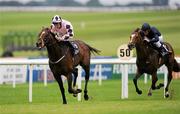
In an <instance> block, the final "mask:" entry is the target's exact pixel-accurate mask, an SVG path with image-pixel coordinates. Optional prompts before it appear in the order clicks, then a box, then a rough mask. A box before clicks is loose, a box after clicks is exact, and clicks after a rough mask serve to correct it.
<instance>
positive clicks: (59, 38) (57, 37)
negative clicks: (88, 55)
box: [55, 35, 64, 41]
mask: <svg viewBox="0 0 180 114" xmlns="http://www.w3.org/2000/svg"><path fill="white" fill-rule="evenodd" d="M55 38H56V39H57V40H58V41H62V40H64V39H63V38H62V37H60V36H58V35H55Z"/></svg>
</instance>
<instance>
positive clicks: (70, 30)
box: [62, 25, 74, 40]
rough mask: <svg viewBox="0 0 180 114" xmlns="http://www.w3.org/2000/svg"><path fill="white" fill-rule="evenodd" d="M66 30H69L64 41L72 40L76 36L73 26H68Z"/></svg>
mask: <svg viewBox="0 0 180 114" xmlns="http://www.w3.org/2000/svg"><path fill="white" fill-rule="evenodd" d="M66 29H67V33H66V34H65V35H63V36H62V39H64V40H69V39H72V38H73V36H74V33H73V27H72V26H71V25H66Z"/></svg>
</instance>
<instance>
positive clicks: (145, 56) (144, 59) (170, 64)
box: [128, 28, 180, 97]
mask: <svg viewBox="0 0 180 114" xmlns="http://www.w3.org/2000/svg"><path fill="white" fill-rule="evenodd" d="M141 32H142V31H141V30H140V29H139V28H137V29H136V30H135V31H134V32H132V34H131V35H130V41H129V44H128V47H129V49H130V50H131V49H133V48H136V55H137V60H136V66H137V72H136V75H135V77H134V79H133V82H134V85H135V88H136V92H137V93H138V94H142V91H141V90H140V89H139V88H138V85H137V80H138V78H139V77H140V76H141V75H142V74H144V73H147V74H150V75H152V85H151V88H150V89H149V92H148V95H149V96H151V95H152V90H155V89H160V88H161V87H163V86H164V84H162V83H160V84H159V85H158V86H156V82H157V80H158V78H157V69H158V68H159V67H161V66H162V65H163V64H165V66H166V67H167V70H168V82H167V85H166V87H165V97H169V92H168V87H169V85H170V82H171V80H172V71H175V72H179V71H180V65H179V64H178V63H177V61H176V60H175V58H174V50H173V48H172V46H171V45H170V44H169V43H167V42H164V45H165V46H166V47H167V49H168V50H169V51H170V52H171V53H170V54H169V55H167V56H166V57H165V58H162V57H161V55H160V54H159V53H158V52H157V51H156V50H154V49H153V48H152V47H151V46H149V45H148V44H147V42H145V39H144V38H143V37H142V36H141Z"/></svg>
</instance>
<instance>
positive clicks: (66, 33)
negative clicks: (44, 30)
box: [51, 15, 78, 56]
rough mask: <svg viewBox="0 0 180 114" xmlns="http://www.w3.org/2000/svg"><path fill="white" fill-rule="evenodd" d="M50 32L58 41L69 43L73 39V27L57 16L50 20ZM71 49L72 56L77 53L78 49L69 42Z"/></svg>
mask: <svg viewBox="0 0 180 114" xmlns="http://www.w3.org/2000/svg"><path fill="white" fill-rule="evenodd" d="M51 32H52V33H54V34H55V38H56V39H57V40H58V41H69V40H70V39H72V38H73V36H74V33H73V26H72V24H71V22H69V21H67V20H64V19H62V18H61V17H60V16H59V15H55V16H54V17H53V18H52V24H51ZM70 44H71V47H72V48H73V56H74V55H75V54H77V53H78V47H77V45H76V44H75V43H74V42H70Z"/></svg>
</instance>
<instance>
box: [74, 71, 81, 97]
mask: <svg viewBox="0 0 180 114" xmlns="http://www.w3.org/2000/svg"><path fill="white" fill-rule="evenodd" d="M73 75H74V78H73V89H76V82H77V77H78V68H74V70H73ZM77 91H82V90H80V89H78V90H77ZM73 96H74V97H77V94H73Z"/></svg>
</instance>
